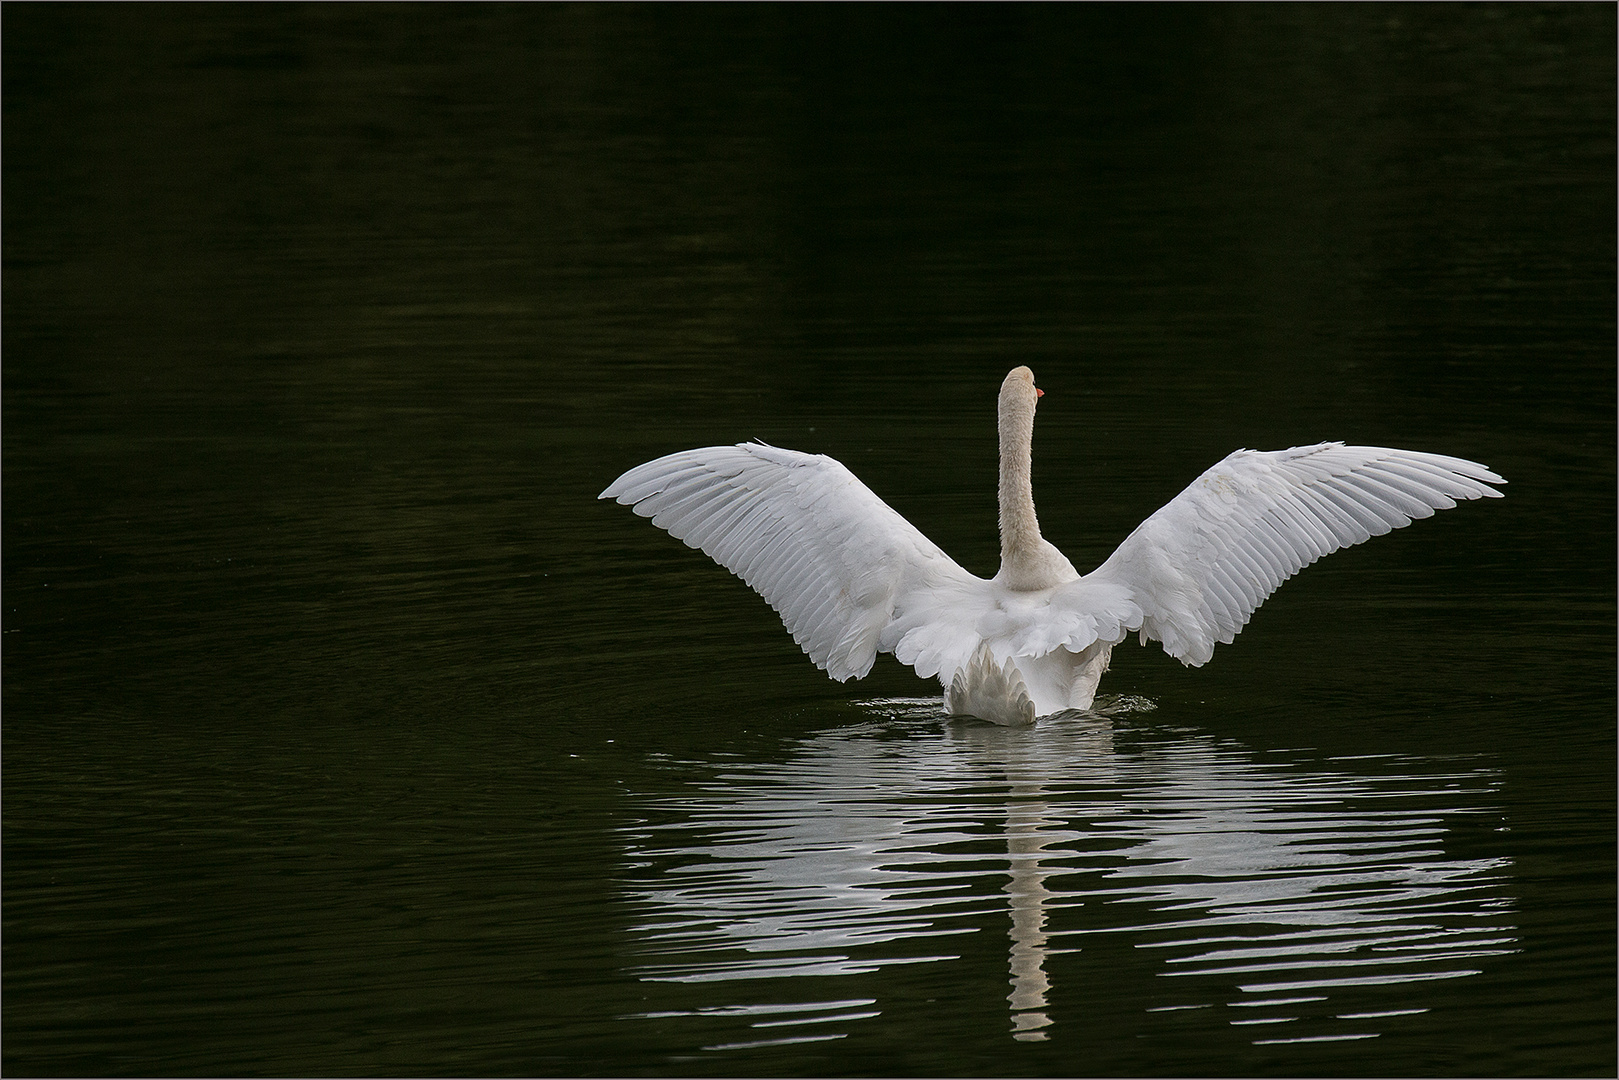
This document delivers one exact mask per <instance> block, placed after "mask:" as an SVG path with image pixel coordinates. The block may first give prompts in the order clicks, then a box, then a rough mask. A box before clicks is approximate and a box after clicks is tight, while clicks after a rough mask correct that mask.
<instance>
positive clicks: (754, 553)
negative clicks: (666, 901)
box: [599, 367, 1506, 724]
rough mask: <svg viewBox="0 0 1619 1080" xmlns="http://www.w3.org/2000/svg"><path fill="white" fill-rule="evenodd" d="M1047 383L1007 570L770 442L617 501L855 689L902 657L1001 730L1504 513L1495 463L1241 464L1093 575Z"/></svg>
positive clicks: (1004, 528)
mask: <svg viewBox="0 0 1619 1080" xmlns="http://www.w3.org/2000/svg"><path fill="white" fill-rule="evenodd" d="M1043 393H1044V391H1041V390H1037V389H1036V388H1035V385H1034V373H1033V372H1031V371H1030V370H1029V369H1028V368H1026V367H1019V368H1013V369H1012V371H1011V373H1010V374H1008V375H1007V376H1006V381H1005V382H1003V383H1002V384H1001V396H1000V437H1001V463H1000V473H1001V476H1000V509H1001V568H1000V572H999V573H997V574H996V575H995V576H994V577H993V578H990V579H989V580H987V581H986V580H985V579H983V578H981V577H977V576H975V575H973V574H969V573H968V572H967V571H965V570H963V569H962V568H961V567H960V566H958V565H957V564H956V562H955V561H954V560H953V559H951V558H950V557H949V556H948V555H946V554H945V553H944V552H943V551H941V550H939V548H938V547H937V546H935V545H934V544H933V542H932V541H930V540H929V539H928V538H927V537H925V536H923V535H922V533H921V532H919V531H918V530H917V529H916V527H915V526H913V525H912V524H911V523H910V522H908V521H906V520H905V519H904V518H903V517H901V516H900V515H899V514H897V513H896V512H895V511H894V510H893V509H892V508H890V507H889V506H888V504H887V503H885V502H883V501H882V500H881V499H879V498H878V497H877V496H876V495H875V494H873V493H872V491H871V489H870V488H868V487H866V485H864V484H862V483H861V482H860V481H859V480H858V479H856V478H855V476H854V474H853V473H851V472H850V471H849V470H848V469H846V468H844V467H843V466H842V465H841V464H839V463H838V462H837V461H834V460H833V459H832V458H829V457H826V456H825V455H821V454H801V453H798V452H797V451H794V450H780V449H777V448H776V447H773V446H767V445H764V444H761V443H739V444H738V445H736V446H713V447H707V448H705V449H702V450H686V451H683V452H681V453H678V454H670V455H668V456H667V457H661V458H658V459H657V460H656V461H649V462H647V463H646V464H645V465H640V466H637V467H636V468H633V469H631V470H630V471H629V472H626V473H625V474H624V475H623V476H620V477H619V478H618V479H617V480H615V481H613V482H612V484H610V485H608V488H607V490H606V491H603V492H602V493H601V495H600V496H599V497H600V498H603V499H608V498H611V499H617V500H618V501H619V502H620V503H622V504H624V505H626V506H633V507H634V508H635V512H636V513H637V514H640V515H641V516H642V517H650V518H651V519H652V524H654V525H657V526H659V527H660V528H663V529H667V530H668V531H669V532H670V534H671V535H673V536H675V537H678V538H679V539H681V540H684V541H685V542H686V544H687V545H688V546H690V547H694V548H700V549H702V551H704V552H705V553H707V554H708V555H709V556H711V557H712V558H713V559H714V560H715V561H716V562H718V563H719V564H720V565H722V566H724V567H725V568H726V569H727V570H730V571H731V572H732V573H734V574H736V575H737V576H738V577H740V578H741V579H742V580H743V581H745V582H747V583H748V584H749V585H751V586H753V588H754V589H755V590H756V591H757V592H758V593H759V594H760V595H761V596H763V597H764V598H765V600H767V601H768V602H769V603H770V606H771V607H773V608H775V609H776V611H777V612H778V613H779V614H780V615H781V619H782V622H783V623H785V624H786V626H787V629H788V630H789V631H791V632H792V635H793V640H795V641H797V642H798V644H799V645H800V646H801V647H802V648H803V650H804V651H805V652H806V653H808V654H809V657H810V659H811V660H813V661H815V666H816V667H819V668H821V669H822V670H823V671H825V672H826V673H827V674H828V675H830V676H831V677H832V678H834V679H836V680H838V681H839V682H843V681H845V680H848V679H851V678H859V677H861V676H863V675H865V674H866V673H867V672H868V671H870V670H871V665H872V663H873V662H874V661H875V660H876V657H877V654H878V653H879V652H885V653H892V654H893V655H894V656H896V657H897V658H898V659H899V660H900V662H901V663H905V664H909V665H911V666H912V667H914V668H915V669H916V672H917V674H918V675H921V676H922V677H923V678H930V677H932V676H935V675H937V676H938V677H939V680H940V682H941V683H943V685H944V689H945V695H944V700H945V706H946V708H947V709H948V710H949V711H950V712H951V713H953V714H958V715H968V716H976V717H980V718H982V719H984V720H989V721H993V722H994V723H997V724H1023V723H1031V722H1032V721H1033V720H1034V719H1035V717H1036V716H1043V715H1046V714H1048V713H1053V712H1059V711H1061V710H1063V709H1083V708H1088V707H1089V706H1090V704H1091V701H1092V699H1093V698H1094V697H1095V696H1096V684H1097V682H1098V680H1100V679H1101V677H1102V673H1103V672H1104V671H1106V670H1107V665H1108V657H1109V656H1110V654H1111V653H1112V651H1113V646H1114V645H1117V644H1118V643H1119V642H1121V641H1123V640H1124V638H1125V635H1126V633H1128V632H1131V631H1135V632H1137V633H1139V634H1140V638H1141V643H1142V644H1143V645H1145V644H1146V643H1147V641H1148V640H1149V639H1151V640H1155V641H1161V642H1163V646H1164V651H1165V652H1167V653H1169V655H1171V656H1173V657H1175V658H1176V659H1177V660H1180V661H1181V662H1182V663H1183V664H1187V665H1189V666H1194V667H1196V666H1201V665H1202V664H1204V663H1206V662H1207V661H1208V660H1209V658H1210V657H1211V656H1213V655H1214V646H1215V643H1216V642H1221V643H1227V644H1229V643H1230V642H1231V641H1232V639H1233V638H1235V636H1236V635H1237V633H1238V631H1240V630H1241V629H1242V628H1243V626H1244V625H1245V624H1246V623H1247V622H1248V618H1249V616H1250V615H1252V614H1253V612H1254V609H1255V608H1257V607H1259V605H1260V604H1262V603H1264V601H1265V598H1266V597H1268V596H1269V595H1270V594H1271V593H1272V592H1274V591H1275V590H1276V587H1277V586H1278V585H1280V584H1281V583H1282V582H1284V581H1286V580H1287V579H1288V578H1290V577H1292V576H1293V574H1295V573H1297V572H1298V570H1299V569H1300V568H1302V567H1305V566H1308V565H1309V564H1310V563H1312V562H1314V561H1315V560H1317V559H1319V558H1320V557H1321V556H1323V555H1326V554H1328V553H1330V552H1333V551H1337V550H1338V549H1339V548H1343V547H1349V546H1350V545H1351V544H1358V543H1360V542H1361V541H1363V540H1366V539H1369V538H1370V537H1373V536H1381V535H1382V534H1383V533H1386V532H1388V531H1389V530H1390V529H1397V528H1400V527H1401V526H1404V525H1409V524H1410V523H1411V521H1412V519H1413V518H1424V517H1429V516H1431V515H1432V514H1433V512H1434V511H1435V510H1436V509H1445V510H1448V509H1450V508H1451V507H1453V506H1455V505H1456V502H1455V500H1457V499H1476V498H1479V497H1480V496H1491V497H1497V498H1498V497H1500V494H1501V493H1500V492H1499V491H1496V490H1495V489H1494V488H1491V487H1487V486H1485V485H1486V484H1504V483H1506V481H1505V480H1503V479H1502V478H1501V477H1499V476H1497V475H1496V474H1495V473H1493V472H1491V471H1490V470H1489V469H1487V468H1485V467H1484V466H1483V465H1480V464H1478V463H1477V462H1472V461H1465V460H1463V459H1461V458H1453V457H1445V456H1442V455H1439V454H1423V453H1418V452H1416V451H1412V450H1390V449H1385V448H1383V447H1375V446H1345V445H1343V444H1342V443H1336V442H1329V443H1319V444H1317V445H1315V446H1298V447H1294V448H1293V449H1291V450H1277V451H1273V452H1268V453H1261V452H1259V451H1254V450H1238V451H1237V452H1236V453H1234V454H1232V455H1230V456H1229V457H1227V458H1226V459H1225V460H1224V461H1222V462H1220V463H1219V464H1218V465H1216V466H1214V468H1212V469H1210V470H1209V471H1207V472H1205V473H1204V474H1203V475H1202V476H1200V477H1198V478H1197V479H1196V480H1194V481H1193V482H1192V484H1191V486H1190V487H1188V488H1187V489H1186V490H1185V491H1183V492H1181V493H1180V494H1179V495H1177V496H1176V497H1175V498H1174V499H1173V500H1171V501H1170V502H1169V503H1168V504H1167V505H1165V506H1164V507H1163V508H1162V509H1160V510H1159V511H1158V512H1157V513H1155V514H1153V515H1152V516H1151V517H1149V518H1147V520H1146V521H1144V522H1142V523H1141V525H1140V526H1139V527H1138V528H1137V529H1136V530H1135V532H1133V533H1131V534H1130V535H1129V537H1128V538H1126V539H1125V541H1124V543H1122V544H1120V545H1119V547H1118V550H1116V551H1114V552H1113V554H1112V555H1111V556H1110V557H1109V558H1108V560H1107V561H1106V562H1104V563H1103V564H1102V565H1101V566H1099V567H1097V568H1096V569H1095V570H1093V571H1091V572H1090V573H1089V574H1086V575H1084V576H1083V577H1081V576H1080V574H1079V573H1078V572H1077V571H1075V570H1074V567H1073V564H1072V563H1070V562H1069V561H1068V560H1067V559H1066V558H1065V557H1064V556H1063V554H1062V552H1060V551H1058V550H1057V549H1056V548H1055V547H1053V546H1052V545H1051V544H1050V543H1049V542H1047V541H1046V540H1045V539H1044V538H1043V537H1042V536H1041V535H1040V524H1039V522H1038V521H1037V520H1036V518H1035V513H1034V495H1033V489H1032V486H1031V483H1030V445H1031V443H1032V441H1033V438H1034V408H1035V402H1036V401H1037V400H1038V399H1039V398H1040V396H1041V395H1042V394H1043Z"/></svg>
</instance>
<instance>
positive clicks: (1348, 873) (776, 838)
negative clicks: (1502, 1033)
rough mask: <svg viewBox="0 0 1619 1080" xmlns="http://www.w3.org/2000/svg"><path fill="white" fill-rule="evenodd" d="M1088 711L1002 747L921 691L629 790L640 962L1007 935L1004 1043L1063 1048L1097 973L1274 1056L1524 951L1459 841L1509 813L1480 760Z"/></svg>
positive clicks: (882, 963) (1364, 1023) (1489, 880)
mask: <svg viewBox="0 0 1619 1080" xmlns="http://www.w3.org/2000/svg"><path fill="white" fill-rule="evenodd" d="M1104 704H1111V705H1112V707H1113V713H1114V715H1113V716H1111V717H1110V716H1108V715H1082V714H1069V715H1066V716H1063V717H1058V718H1055V719H1050V720H1043V721H1042V723H1041V725H1040V727H1039V728H1037V729H1035V730H1034V731H1019V732H1011V731H1007V730H1004V729H992V728H988V727H987V726H981V725H965V724H949V723H941V720H940V718H939V717H938V715H937V703H936V701H933V702H929V701H927V700H920V701H913V700H908V699H902V700H888V701H882V702H871V703H866V707H867V708H868V709H869V710H870V711H871V712H873V713H874V714H877V715H880V717H881V719H878V720H874V721H873V722H871V723H867V724H862V725H858V726H856V727H853V728H845V729H839V730H836V731H829V732H825V733H822V734H819V735H816V736H813V737H810V738H807V739H805V740H803V741H802V742H801V743H800V744H799V745H797V747H796V748H795V749H794V751H793V752H792V753H791V754H790V755H789V756H788V757H787V759H786V760H785V761H780V762H761V763H754V764H748V765H736V764H729V765H727V766H725V767H724V768H723V771H721V772H719V774H718V775H709V776H707V777H706V778H705V779H703V780H701V781H695V782H693V784H692V787H691V790H690V791H688V792H684V793H680V794H676V795H661V796H648V797H645V798H644V799H643V800H642V802H641V806H642V810H643V812H644V815H643V817H642V819H641V820H640V821H638V822H637V823H636V824H634V825H633V826H631V827H628V828H626V829H625V830H623V842H624V848H625V853H626V859H627V866H628V873H627V877H626V881H625V890H626V892H627V893H628V895H629V898H630V899H631V901H632V902H633V904H634V910H637V911H639V912H640V913H641V916H640V918H639V920H638V921H637V922H636V923H635V924H634V925H633V926H632V933H633V935H634V937H635V940H636V941H637V942H638V943H639V944H638V951H639V952H640V955H641V960H640V961H639V962H638V963H637V964H636V965H635V966H634V969H633V970H634V974H635V975H636V977H637V978H639V979H641V980H643V981H647V982H664V983H669V982H673V983H686V984H695V983H710V984H726V983H738V982H746V984H747V985H748V986H749V987H757V986H759V985H760V984H759V983H758V982H757V980H761V979H765V980H787V979H803V978H805V977H852V978H854V979H857V980H859V979H867V980H869V978H870V976H871V975H872V974H873V973H875V972H878V971H882V970H884V969H889V968H895V967H898V966H903V965H922V966H926V965H933V964H944V963H961V962H966V961H965V960H964V959H963V957H964V955H965V954H964V953H963V952H962V951H961V950H960V949H959V948H958V949H951V948H949V947H948V946H947V947H946V948H945V949H942V950H941V949H940V946H941V945H944V944H945V943H947V942H950V941H961V940H963V935H972V934H977V933H981V932H991V933H995V934H997V935H998V934H1006V935H1007V936H1008V937H1009V938H1010V944H1009V946H1008V947H1007V953H1006V957H1007V959H1006V970H1007V972H1008V982H1009V983H1010V985H1011V987H1012V990H1011V993H1010V994H1008V995H1007V998H1006V1000H1007V1007H1008V1010H1009V1013H1010V1029H1009V1034H1010V1035H1011V1036H1012V1037H1013V1038H1015V1039H1019V1040H1022V1041H1040V1040H1045V1039H1049V1038H1054V1037H1058V1035H1059V1034H1060V1022H1061V1019H1062V1016H1063V1013H1064V1011H1065V1009H1066V1008H1069V1007H1071V1003H1072V1002H1073V1001H1074V1000H1075V999H1076V998H1078V997H1079V996H1080V995H1082V994H1084V993H1086V992H1094V991H1093V990H1092V988H1090V987H1088V986H1086V985H1085V984H1086V983H1088V982H1090V981H1092V980H1091V978H1090V977H1091V976H1097V975H1102V974H1104V973H1105V975H1106V976H1107V978H1106V980H1105V981H1106V982H1107V983H1108V984H1109V986H1110V987H1111V988H1112V991H1113V993H1114V994H1115V996H1118V997H1134V998H1137V999H1139V1000H1140V1001H1141V1003H1142V1007H1141V1012H1142V1013H1151V1014H1153V1015H1154V1016H1159V1015H1163V1016H1165V1017H1166V1021H1163V1022H1167V1016H1169V1015H1173V1014H1179V1015H1188V1014H1194V1013H1195V1014H1197V1015H1202V1016H1206V1017H1207V1018H1208V1021H1207V1022H1208V1023H1210V1024H1219V1025H1221V1026H1222V1027H1223V1028H1225V1029H1226V1030H1230V1029H1233V1028H1235V1029H1239V1030H1248V1031H1250V1032H1251V1034H1252V1035H1253V1038H1252V1042H1253V1043H1254V1044H1255V1045H1262V1046H1279V1045H1286V1044H1309V1043H1318V1042H1332V1041H1342V1040H1358V1039H1366V1038H1374V1037H1376V1036H1378V1035H1380V1034H1382V1033H1383V1032H1384V1031H1385V1030H1388V1029H1389V1028H1390V1026H1391V1025H1397V1024H1399V1023H1400V1022H1401V1019H1402V1018H1405V1017H1411V1016H1418V1015H1421V1014H1423V1013H1424V1012H1426V1011H1428V1004H1427V1001H1428V999H1427V998H1426V997H1425V996H1424V995H1425V994H1426V993H1427V991H1425V990H1424V987H1426V986H1430V985H1433V984H1436V983H1440V982H1444V981H1448V980H1453V979H1460V978H1467V977H1469V976H1472V975H1476V974H1478V973H1480V972H1481V971H1483V970H1485V969H1486V968H1487V967H1488V966H1489V965H1490V964H1491V963H1492V962H1494V961H1495V960H1496V959H1497V958H1500V957H1503V956H1506V955H1509V954H1511V953H1514V952H1516V951H1518V932H1517V930H1516V928H1515V927H1514V926H1513V924H1512V922H1511V919H1510V912H1511V909H1512V899H1511V897H1510V896H1508V895H1507V893H1506V890H1505V885H1506V882H1507V879H1508V878H1507V875H1508V871H1509V869H1510V863H1509V860H1507V859H1505V858H1503V857H1501V856H1499V855H1493V854H1482V855H1474V856H1473V857H1463V856H1461V855H1459V854H1457V853H1456V852H1455V851H1453V850H1452V849H1453V848H1455V847H1456V846H1457V844H1456V835H1455V834H1456V831H1457V830H1458V828H1459V827H1462V826H1472V825H1475V824H1476V823H1478V822H1488V821H1492V820H1496V819H1498V818H1499V816H1500V812H1499V810H1498V808H1497V803H1498V801H1499V790H1498V789H1499V786H1500V776H1499V774H1498V773H1497V772H1496V771H1495V770H1493V769H1490V768H1486V767H1483V766H1481V765H1480V764H1479V763H1477V762H1476V761H1467V760H1449V761H1442V760H1435V759H1411V758H1400V757H1394V756H1390V755H1366V756H1358V757H1356V758H1353V759H1345V758H1337V759H1326V760H1323V759H1320V758H1318V757H1315V756H1313V755H1312V754H1311V753H1310V752H1308V751H1297V752H1281V753H1277V752H1271V753H1258V752H1255V751H1253V750H1251V749H1248V748H1245V747H1242V746H1239V745H1235V744H1232V743H1229V742H1224V741H1221V740H1218V739H1216V738H1213V737H1211V736H1209V735H1207V734H1202V733H1196V732H1192V733H1188V732H1184V731H1177V730H1172V729H1164V728H1154V727H1152V726H1150V725H1142V724H1139V723H1137V722H1134V721H1132V720H1131V719H1130V717H1132V716H1139V715H1140V714H1141V713H1142V712H1144V710H1143V709H1142V708H1141V707H1140V705H1139V704H1132V703H1130V702H1124V703H1122V704H1121V703H1120V702H1118V701H1114V702H1111V703H1104ZM941 729H942V734H941ZM1059 945H1061V946H1064V947H1058V946H1059ZM1120 946H1123V950H1122V952H1121V951H1120ZM1087 952H1089V953H1094V955H1095V958H1096V959H1095V961H1094V963H1096V964H1105V965H1106V967H1105V972H1104V970H1103V969H1094V970H1093V969H1091V968H1089V967H1088V962H1087V960H1086V959H1085V956H1084V955H1083V954H1084V953H1087ZM1067 954H1081V955H1078V956H1073V957H1068V956H1067ZM1058 957H1065V959H1064V960H1062V961H1058V960H1057V959H1056V958H1058ZM1064 977H1067V978H1069V979H1070V981H1071V983H1072V985H1069V986H1065V985H1064V984H1063V983H1062V981H1061V980H1062V978H1064ZM796 985H798V984H789V985H787V986H785V987H784V989H783V991H782V993H783V994H784V995H785V996H791V995H792V994H793V993H795V992H796V991H795V989H794V986H796ZM804 985H809V984H804ZM859 985H860V986H862V987H869V986H870V985H871V984H870V983H869V981H868V982H863V983H859ZM880 1000H881V997H880V994H879V993H877V992H875V991H873V992H872V993H871V994H870V995H868V996H866V997H859V998H849V999H844V1000H841V1001H839V1002H836V1003H830V1004H829V1005H828V1010H827V1011H826V1013H825V1015H821V1016H817V1017H816V1018H815V1022H817V1023H827V1024H831V1025H833V1026H842V1027H844V1028H847V1029H848V1030H854V1026H855V1025H857V1024H859V1023H861V1022H865V1021H869V1020H870V1019H872V1018H875V1017H877V1016H879V1015H880V1014H881V1009H880V1008H879V1007H874V1008H871V1009H866V1008H863V1007H862V1008H856V1009H853V1010H851V1009H850V1008H849V1007H848V1006H849V1003H850V1002H851V1001H852V1002H857V1003H858V1004H859V1005H862V1006H863V1005H865V1004H873V1005H876V1003H878V1002H879V1001H880ZM751 1007H754V1006H716V1007H713V1008H711V1009H710V1011H709V1012H708V1013H707V1014H706V1015H715V1013H714V1012H713V1009H714V1008H717V1009H720V1010H724V1009H726V1008H751ZM771 1007H772V1008H776V1009H791V1008H796V1007H799V1006H795V1005H794V1004H792V1003H787V1004H777V1005H775V1006H771ZM804 1007H808V1006H804ZM1226 1007H1230V1008H1234V1009H1238V1010H1240V1012H1239V1013H1238V1014H1237V1015H1233V1016H1224V1015H1221V1014H1222V1012H1223V1010H1224V1009H1225V1008H1226ZM1211 1009H1212V1010H1214V1011H1213V1012H1209V1011H1208V1010H1211ZM658 1015H673V1014H667V1013H665V1014H658ZM692 1015H697V1014H696V1013H693V1014H692ZM806 1022H808V1021H807V1020H804V1019H798V1020H793V1021H791V1023H794V1024H797V1023H806ZM786 1023H789V1021H782V1020H768V1021H759V1022H756V1023H755V1024H754V1026H756V1027H766V1026H768V1025H771V1024H786ZM817 1037H821V1036H817ZM740 1045H743V1044H725V1046H724V1047H717V1048H727V1047H728V1048H734V1047H736V1046H740ZM747 1045H753V1044H747Z"/></svg>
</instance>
